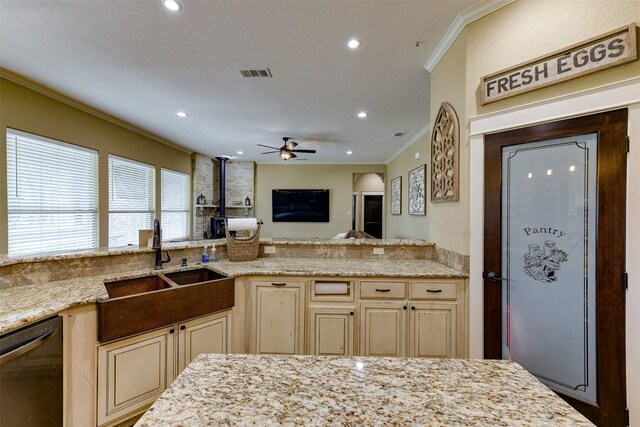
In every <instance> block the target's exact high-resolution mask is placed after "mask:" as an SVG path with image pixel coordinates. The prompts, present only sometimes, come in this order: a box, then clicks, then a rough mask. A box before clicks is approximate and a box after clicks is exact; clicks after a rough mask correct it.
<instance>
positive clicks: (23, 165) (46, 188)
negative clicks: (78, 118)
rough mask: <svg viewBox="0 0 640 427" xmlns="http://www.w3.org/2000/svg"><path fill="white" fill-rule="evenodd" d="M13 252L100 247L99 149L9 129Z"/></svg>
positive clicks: (10, 224)
mask: <svg viewBox="0 0 640 427" xmlns="http://www.w3.org/2000/svg"><path fill="white" fill-rule="evenodd" d="M7 208H8V212H9V215H8V243H9V250H8V252H9V255H11V256H26V255H34V254H41V253H47V252H62V251H76V250H83V249H95V248H96V247H97V246H98V153H97V152H96V151H94V150H90V149H87V148H82V147H78V146H76V145H71V144H67V143H64V142H60V141H54V140H51V139H48V138H43V137H39V136H35V135H30V134H27V133H23V132H19V131H14V130H12V129H7Z"/></svg>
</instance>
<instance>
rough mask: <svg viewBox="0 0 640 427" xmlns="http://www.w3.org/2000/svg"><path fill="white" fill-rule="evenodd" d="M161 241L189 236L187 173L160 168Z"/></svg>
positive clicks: (183, 238)
mask: <svg viewBox="0 0 640 427" xmlns="http://www.w3.org/2000/svg"><path fill="white" fill-rule="evenodd" d="M160 177H161V185H162V193H161V194H162V200H161V204H162V208H161V209H162V210H161V213H162V241H164V242H168V241H172V240H173V241H175V240H185V239H187V238H188V237H189V175H187V174H184V173H180V172H175V171H172V170H169V169H162V171H161V173H160Z"/></svg>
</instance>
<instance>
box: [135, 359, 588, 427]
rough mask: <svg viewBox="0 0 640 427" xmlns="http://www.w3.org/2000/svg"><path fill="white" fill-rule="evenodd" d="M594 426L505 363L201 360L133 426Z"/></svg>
mask: <svg viewBox="0 0 640 427" xmlns="http://www.w3.org/2000/svg"><path fill="white" fill-rule="evenodd" d="M204 425H285V426H297V425H307V426H324V425H429V426H498V425H500V426H508V425H511V426H513V425H517V426H565V425H566V426H568V425H571V426H591V425H593V424H591V423H590V422H589V421H588V420H587V419H586V418H584V417H583V416H582V415H581V414H579V413H578V412H577V411H576V410H574V409H573V408H571V407H570V406H569V405H568V404H567V403H565V402H564V401H563V400H562V399H560V398H559V397H558V396H556V395H555V394H554V393H553V392H552V391H551V390H550V389H549V388H547V387H546V386H545V385H543V384H542V383H541V382H539V381H538V380H537V379H536V378H535V377H533V376H532V375H531V374H529V373H528V372H527V371H526V370H525V369H524V368H522V367H521V366H520V365H518V364H516V363H513V362H509V361H489V360H463V359H409V358H373V357H369V358H368V357H323V356H265V355H223V354H218V355H214V354H203V355H200V356H198V357H197V358H196V359H194V361H193V362H192V363H191V364H190V365H189V366H188V367H187V368H186V369H185V370H184V371H183V372H182V373H181V374H180V375H179V376H178V378H177V379H176V380H175V381H174V382H173V384H171V386H170V387H169V388H168V389H167V390H166V391H165V392H164V394H163V395H162V396H161V397H160V398H159V399H158V400H157V401H156V402H155V403H154V404H153V406H152V407H151V408H150V409H149V410H148V411H147V412H146V413H145V414H144V415H143V417H142V418H141V419H140V420H139V421H138V422H137V423H136V427H156V426H157V427H159V426H163V427H165V426H174V427H178V426H181V427H191V426H204Z"/></svg>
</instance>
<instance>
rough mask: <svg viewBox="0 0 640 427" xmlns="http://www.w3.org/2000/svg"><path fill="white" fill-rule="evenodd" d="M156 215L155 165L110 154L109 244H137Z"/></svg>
mask: <svg viewBox="0 0 640 427" xmlns="http://www.w3.org/2000/svg"><path fill="white" fill-rule="evenodd" d="M154 216H155V167H153V166H151V165H147V164H144V163H139V162H135V161H133V160H128V159H123V158H122V157H117V156H114V155H109V247H110V248H113V247H120V246H127V245H135V246H137V245H138V230H140V229H150V228H153V219H154Z"/></svg>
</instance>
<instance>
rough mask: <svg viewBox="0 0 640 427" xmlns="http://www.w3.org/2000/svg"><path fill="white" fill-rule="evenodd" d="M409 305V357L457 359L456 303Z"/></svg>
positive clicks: (413, 303)
mask: <svg viewBox="0 0 640 427" xmlns="http://www.w3.org/2000/svg"><path fill="white" fill-rule="evenodd" d="M409 305H410V308H411V310H410V312H409V356H410V357H456V314H457V313H456V309H457V307H456V304H455V303H425V302H410V304H409Z"/></svg>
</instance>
